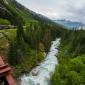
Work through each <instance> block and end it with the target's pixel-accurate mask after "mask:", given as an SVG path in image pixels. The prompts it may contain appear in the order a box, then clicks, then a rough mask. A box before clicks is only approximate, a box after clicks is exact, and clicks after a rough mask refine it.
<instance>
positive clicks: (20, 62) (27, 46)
mask: <svg viewBox="0 0 85 85" xmlns="http://www.w3.org/2000/svg"><path fill="white" fill-rule="evenodd" d="M1 25H3V26H4V27H3V28H2V26H1ZM8 25H13V26H16V27H15V28H13V27H8ZM0 27H1V29H2V30H0V55H1V56H2V57H4V58H5V60H6V61H8V63H10V65H11V66H13V68H14V74H18V75H19V74H21V73H23V72H29V71H30V70H31V68H32V67H34V66H35V65H37V63H38V62H40V61H41V60H42V59H43V58H44V52H48V50H49V47H50V45H51V41H52V40H54V39H55V38H56V37H60V36H61V35H63V34H64V31H66V29H65V28H64V27H62V26H60V25H58V24H55V23H53V22H52V21H51V20H50V19H48V18H45V17H44V16H42V15H39V14H36V13H35V12H32V11H31V10H29V9H27V8H25V7H24V6H22V5H21V4H19V3H17V2H16V1H15V0H0Z"/></svg>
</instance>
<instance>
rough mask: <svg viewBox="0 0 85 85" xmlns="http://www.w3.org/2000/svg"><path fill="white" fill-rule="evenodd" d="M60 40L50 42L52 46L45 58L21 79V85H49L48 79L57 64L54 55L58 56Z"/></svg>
mask: <svg viewBox="0 0 85 85" xmlns="http://www.w3.org/2000/svg"><path fill="white" fill-rule="evenodd" d="M59 44H60V39H56V40H55V41H52V45H51V48H50V51H49V53H48V54H47V55H46V58H45V59H44V60H43V62H42V63H40V64H39V66H37V67H35V68H34V69H32V71H31V72H30V73H29V74H28V75H23V76H22V77H21V85H50V78H51V75H52V74H53V72H54V70H55V66H56V64H58V61H57V58H56V55H57V54H58V46H59Z"/></svg>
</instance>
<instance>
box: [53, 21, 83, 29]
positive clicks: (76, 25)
mask: <svg viewBox="0 0 85 85" xmlns="http://www.w3.org/2000/svg"><path fill="white" fill-rule="evenodd" d="M54 22H56V23H58V24H62V25H64V26H65V27H67V28H69V29H74V28H75V29H80V28H84V27H85V24H83V23H81V22H76V21H70V20H54Z"/></svg>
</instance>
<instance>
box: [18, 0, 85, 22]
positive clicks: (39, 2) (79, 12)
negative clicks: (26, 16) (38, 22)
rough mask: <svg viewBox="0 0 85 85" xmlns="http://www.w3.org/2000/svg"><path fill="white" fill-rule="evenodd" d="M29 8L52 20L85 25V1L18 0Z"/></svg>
mask: <svg viewBox="0 0 85 85" xmlns="http://www.w3.org/2000/svg"><path fill="white" fill-rule="evenodd" d="M17 1H18V2H20V3H21V4H23V5H24V6H26V7H27V8H29V9H31V10H33V11H35V12H37V13H40V14H43V15H45V16H47V17H49V18H51V19H67V20H73V21H81V22H83V23H85V0H17Z"/></svg>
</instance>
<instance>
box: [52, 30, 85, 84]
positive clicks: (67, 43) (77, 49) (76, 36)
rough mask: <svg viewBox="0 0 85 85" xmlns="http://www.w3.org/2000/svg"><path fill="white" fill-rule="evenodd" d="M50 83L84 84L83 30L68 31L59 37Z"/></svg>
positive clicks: (84, 41)
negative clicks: (57, 51) (55, 61)
mask: <svg viewBox="0 0 85 85" xmlns="http://www.w3.org/2000/svg"><path fill="white" fill-rule="evenodd" d="M57 58H58V61H59V64H58V65H57V66H56V69H55V73H54V74H53V76H52V85H85V31H84V30H72V31H68V32H67V33H66V34H65V35H64V36H63V37H62V39H61V45H60V48H59V53H58V56H57Z"/></svg>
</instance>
